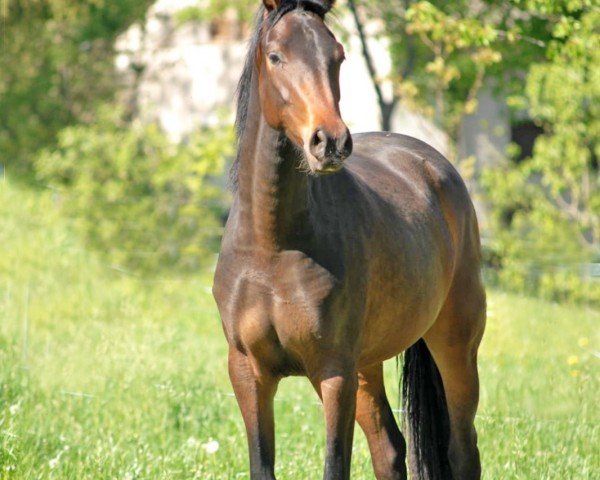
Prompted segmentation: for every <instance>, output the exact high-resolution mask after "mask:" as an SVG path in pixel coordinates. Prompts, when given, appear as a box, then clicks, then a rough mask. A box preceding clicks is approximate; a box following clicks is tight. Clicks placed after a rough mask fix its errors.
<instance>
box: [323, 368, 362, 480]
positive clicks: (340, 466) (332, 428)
mask: <svg viewBox="0 0 600 480" xmlns="http://www.w3.org/2000/svg"><path fill="white" fill-rule="evenodd" d="M321 365H323V368H320V369H319V372H318V373H317V374H316V375H313V376H312V378H311V382H312V383H313V385H314V387H315V389H316V390H317V393H318V394H319V396H320V397H321V400H322V402H323V410H324V413H325V424H326V429H327V430H326V432H327V446H326V453H325V472H324V475H323V478H324V479H325V480H348V479H349V478H350V460H351V455H352V438H353V434H354V417H355V413H356V389H357V387H358V380H357V373H356V369H355V366H354V362H353V361H351V360H348V361H340V360H337V361H335V362H332V361H331V359H327V358H325V359H323V360H322V361H321Z"/></svg>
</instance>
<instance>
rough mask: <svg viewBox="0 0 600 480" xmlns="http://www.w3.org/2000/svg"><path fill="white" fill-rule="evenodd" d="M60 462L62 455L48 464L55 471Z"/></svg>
mask: <svg viewBox="0 0 600 480" xmlns="http://www.w3.org/2000/svg"><path fill="white" fill-rule="evenodd" d="M58 462H60V453H59V454H58V455H57V456H56V457H54V458H53V459H51V460H50V461H49V462H48V466H49V467H50V470H54V469H55V468H56V467H58Z"/></svg>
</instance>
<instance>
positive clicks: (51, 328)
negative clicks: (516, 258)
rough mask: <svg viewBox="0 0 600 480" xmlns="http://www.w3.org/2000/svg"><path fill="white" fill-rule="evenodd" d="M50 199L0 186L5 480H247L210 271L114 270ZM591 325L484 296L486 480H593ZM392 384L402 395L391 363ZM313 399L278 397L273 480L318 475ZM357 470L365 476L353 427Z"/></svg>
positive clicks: (587, 316) (304, 385)
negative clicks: (146, 274)
mask: <svg viewBox="0 0 600 480" xmlns="http://www.w3.org/2000/svg"><path fill="white" fill-rule="evenodd" d="M56 202H58V200H57V199H56V198H53V197H52V195H51V194H50V193H42V194H41V193H39V192H35V193H34V192H31V191H28V190H25V189H22V188H19V187H17V186H15V185H13V184H11V183H10V182H8V181H5V182H4V183H2V180H0V218H1V224H0V225H1V227H0V478H2V479H38V478H39V479H50V478H56V479H77V480H79V479H123V480H125V479H128V480H133V479H149V480H158V479H165V480H166V479H169V480H170V479H192V478H197V479H236V478H240V479H244V478H248V473H247V463H246V441H245V434H244V431H243V426H242V421H241V418H240V415H239V413H238V409H237V405H236V402H235V399H234V398H233V396H232V393H231V388H230V385H229V380H228V377H227V369H226V345H225V340H224V338H223V335H222V332H221V327H220V324H219V319H218V316H217V314H216V309H215V306H214V304H213V301H212V297H211V295H210V284H211V272H210V271H205V272H198V275H197V276H195V277H193V278H189V277H187V278H182V277H179V278H139V277H136V276H132V275H128V274H126V273H123V272H120V271H119V270H118V269H115V268H114V267H112V266H111V265H108V264H106V262H105V261H103V260H102V259H101V258H99V257H98V256H97V255H95V254H94V253H93V252H90V251H88V250H86V248H85V246H84V245H83V244H82V243H81V242H80V241H79V240H78V238H77V235H76V234H75V233H74V232H73V228H72V224H71V222H70V221H69V220H68V219H65V218H64V217H61V216H60V215H59V213H58V211H57V206H56ZM599 320H600V312H598V311H593V310H591V309H588V308H585V307H581V306H580V307H577V306H561V305H555V304H550V303H545V302H541V301H537V300H532V299H527V298H521V297H518V296H514V295H506V294H503V293H499V292H494V291H492V292H489V319H488V328H487V332H486V336H485V337H484V342H483V345H482V349H481V355H480V359H481V361H480V366H481V380H482V395H481V406H480V409H479V415H478V418H477V427H478V430H479V437H480V448H481V453H482V461H483V466H484V472H485V473H484V476H485V478H486V479H536V480H537V479H565V480H567V479H592V478H595V479H598V478H600V414H599V411H598V403H599V402H598V399H599V398H600V395H599V393H600V391H599V388H598V387H599V383H600V382H599V377H598V373H599V369H598V365H599V362H600V358H598V353H597V351H598V350H600V347H599V340H600V338H599V336H598V326H599ZM387 376H388V391H389V393H390V396H391V397H392V398H394V399H396V397H397V393H396V392H397V387H396V384H397V383H398V377H397V374H396V372H395V367H394V362H393V361H391V362H390V364H389V365H388V370H387ZM317 400H318V399H317V397H316V395H315V394H314V393H313V391H312V390H311V388H310V386H309V384H308V382H307V381H306V380H304V379H297V378H294V379H287V380H284V381H283V382H282V384H281V386H280V389H279V392H278V395H277V400H276V419H277V456H278V461H277V474H278V475H279V477H280V478H282V479H303V480H305V479H317V478H320V476H321V469H322V461H323V444H324V434H323V430H324V429H323V421H322V411H321V408H320V406H319V404H318V402H317ZM394 404H395V405H396V404H397V402H396V400H394ZM217 442H218V443H217ZM217 445H218V449H217ZM215 450H216V451H215ZM352 469H353V478H356V479H370V478H373V474H372V471H371V466H370V458H369V454H368V450H367V446H366V442H365V440H364V437H363V435H362V433H361V432H360V430H357V431H356V436H355V446H354V455H353V466H352Z"/></svg>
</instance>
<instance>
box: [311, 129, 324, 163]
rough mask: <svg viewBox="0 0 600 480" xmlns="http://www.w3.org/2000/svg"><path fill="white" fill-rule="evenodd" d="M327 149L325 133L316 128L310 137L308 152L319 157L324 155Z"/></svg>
mask: <svg viewBox="0 0 600 480" xmlns="http://www.w3.org/2000/svg"><path fill="white" fill-rule="evenodd" d="M326 149H327V134H326V133H325V132H324V131H323V130H321V129H318V130H317V131H316V132H315V133H314V134H313V136H312V138H311V139H310V153H312V154H313V155H314V156H315V157H316V158H318V159H321V158H323V157H324V156H325V154H326Z"/></svg>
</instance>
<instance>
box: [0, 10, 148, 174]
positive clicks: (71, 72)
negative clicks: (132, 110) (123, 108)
mask: <svg viewBox="0 0 600 480" xmlns="http://www.w3.org/2000/svg"><path fill="white" fill-rule="evenodd" d="M5 2H6V3H5V4H4V5H3V8H2V9H0V41H1V42H2V48H1V49H0V166H5V167H6V168H9V169H11V170H13V171H17V172H19V173H25V174H27V173H31V168H32V164H33V157H34V156H35V152H37V151H38V150H39V149H40V148H43V147H45V146H48V145H51V144H52V143H53V142H54V141H55V140H56V135H57V132H58V131H59V130H60V129H61V128H63V127H64V126H66V125H72V124H75V123H77V122H84V123H85V122H90V121H91V120H92V119H93V118H94V112H95V107H96V106H97V105H98V104H99V103H102V102H106V101H107V100H109V99H110V98H111V97H112V94H113V93H114V91H115V87H116V85H117V82H116V79H115V77H114V70H113V41H114V38H115V36H116V35H117V34H118V33H120V32H121V31H122V30H124V29H125V28H126V27H127V26H128V25H129V24H130V23H131V22H133V21H134V20H136V19H138V18H141V17H143V15H144V14H145V11H146V9H147V7H148V5H149V4H150V3H151V1H150V0H142V1H134V0H123V1H119V2H114V1H110V0H97V1H94V2H82V1H79V2H70V1H67V0H41V1H29V0H5Z"/></svg>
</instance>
